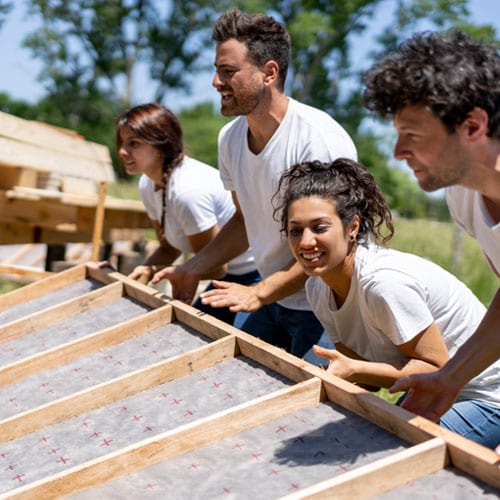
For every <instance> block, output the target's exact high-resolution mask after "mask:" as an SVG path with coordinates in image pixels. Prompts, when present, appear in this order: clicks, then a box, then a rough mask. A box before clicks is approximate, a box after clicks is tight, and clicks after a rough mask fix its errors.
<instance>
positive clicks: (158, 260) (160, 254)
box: [144, 245, 181, 269]
mask: <svg viewBox="0 0 500 500" xmlns="http://www.w3.org/2000/svg"><path fill="white" fill-rule="evenodd" d="M180 254H181V252H180V251H179V250H177V249H176V248H173V247H169V248H165V247H164V246H162V245H159V246H158V247H157V248H156V250H155V251H154V252H152V253H151V255H150V256H149V257H148V258H147V259H146V260H145V261H144V265H145V266H155V267H157V268H158V269H159V268H160V267H162V266H169V265H170V264H172V262H174V261H175V259H177V257H179V255H180Z"/></svg>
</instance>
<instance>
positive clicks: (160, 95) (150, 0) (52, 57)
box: [25, 0, 216, 106]
mask: <svg viewBox="0 0 500 500" xmlns="http://www.w3.org/2000/svg"><path fill="white" fill-rule="evenodd" d="M29 4H30V13H31V15H32V16H35V17H37V18H39V19H40V21H41V23H42V27H41V29H40V30H37V31H36V32H35V33H32V34H31V35H29V36H28V37H27V39H26V40H25V46H26V47H28V48H30V49H31V50H32V52H33V54H34V55H35V56H36V57H37V58H38V59H40V60H41V61H43V63H44V66H45V68H44V70H43V72H42V73H41V75H40V80H41V81H42V82H43V83H44V84H45V85H46V87H47V89H48V91H49V93H50V94H54V93H56V92H59V91H60V90H61V88H62V89H64V88H65V87H66V86H68V85H74V86H79V87H82V88H92V89H96V90H98V91H100V92H104V93H105V92H110V93H111V94H112V95H114V96H117V97H119V98H120V100H121V101H123V104H124V105H125V106H128V105H130V104H131V103H132V101H133V94H134V92H133V90H134V88H133V86H134V76H135V75H134V73H136V72H138V71H146V72H148V73H149V76H150V79H151V81H152V82H153V83H154V84H155V85H156V90H155V91H154V95H152V96H151V99H152V100H158V101H161V100H163V99H164V98H165V97H166V94H167V91H169V90H172V89H183V90H189V84H190V80H191V74H195V73H196V72H197V71H199V70H200V68H201V67H202V65H201V63H200V56H202V55H203V49H204V47H205V46H206V41H207V38H208V37H209V34H210V27H211V25H212V21H213V16H214V12H216V11H215V10H214V7H213V5H214V2H211V1H209V0H183V1H182V2H174V1H173V2H168V3H167V2H159V1H155V0H129V1H126V0H73V1H69V2H68V1H66V0H30V2H29ZM211 6H212V7H211ZM67 82H69V83H67Z"/></svg>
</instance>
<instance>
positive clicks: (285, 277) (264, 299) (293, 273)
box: [254, 261, 307, 305]
mask: <svg viewBox="0 0 500 500" xmlns="http://www.w3.org/2000/svg"><path fill="white" fill-rule="evenodd" d="M306 279H307V276H306V275H305V274H304V272H303V271H302V268H301V267H300V265H299V264H297V262H295V261H294V262H293V264H292V265H291V266H290V267H289V268H287V269H283V270H281V271H278V272H276V273H274V274H272V275H271V276H268V277H267V278H265V279H263V280H262V281H260V282H259V283H257V285H255V287H254V288H255V293H256V294H257V296H258V298H259V300H260V302H261V303H262V305H265V304H271V303H273V302H276V301H278V300H281V299H283V298H285V297H288V296H289V295H292V294H294V293H296V292H298V291H299V290H302V289H303V288H304V284H305V282H306Z"/></svg>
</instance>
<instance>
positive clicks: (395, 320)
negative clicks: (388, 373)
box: [306, 244, 500, 407]
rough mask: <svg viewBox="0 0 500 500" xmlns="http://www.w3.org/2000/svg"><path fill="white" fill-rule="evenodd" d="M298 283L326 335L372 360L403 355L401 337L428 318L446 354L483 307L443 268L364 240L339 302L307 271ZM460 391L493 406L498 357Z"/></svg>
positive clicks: (499, 386)
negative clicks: (307, 275) (303, 281)
mask: <svg viewBox="0 0 500 500" xmlns="http://www.w3.org/2000/svg"><path fill="white" fill-rule="evenodd" d="M306 291H307V299H308V301H309V302H310V304H311V306H312V309H313V312H314V313H315V315H316V316H317V318H318V319H319V321H320V322H321V324H322V325H323V327H324V328H325V330H326V331H327V332H328V334H329V335H330V338H331V340H332V342H333V343H334V344H335V343H337V342H340V343H342V344H344V345H345V346H346V347H348V348H349V349H351V350H353V351H354V352H356V353H357V354H359V355H360V356H361V357H363V358H364V359H366V360H369V361H376V362H391V363H397V362H400V361H404V360H405V357H404V356H403V354H401V352H400V351H399V349H398V348H397V345H400V344H404V343H406V342H409V341H410V340H411V339H413V338H414V337H415V336H416V335H417V334H419V333H420V332H421V331H422V330H424V329H425V328H427V327H428V326H430V324H431V323H432V322H435V323H436V325H437V327H438V328H439V330H440V332H441V334H442V336H443V340H444V343H445V344H446V347H447V349H448V353H449V356H450V357H452V356H453V355H454V354H455V352H456V351H457V349H458V348H459V347H460V346H461V345H462V344H463V343H464V342H465V341H466V340H467V339H468V338H469V337H470V336H471V335H472V334H473V333H474V331H475V329H476V327H477V326H478V324H479V323H480V321H481V320H482V318H483V316H484V314H485V312H486V308H485V307H484V306H483V305H482V304H481V303H480V302H479V300H478V299H477V298H476V296H475V295H474V294H473V293H472V292H471V291H470V290H469V289H468V288H467V287H466V285H465V284H464V283H462V282H461V281H459V280H458V279H457V278H456V277H455V276H453V275H452V274H450V273H449V272H447V271H446V270H445V269H443V268H441V267H439V266H437V265H436V264H434V263H432V262H430V261H428V260H426V259H423V258H421V257H418V256H416V255H412V254H408V253H403V252H398V251H396V250H392V249H387V248H382V247H378V246H376V245H372V244H370V245H368V248H366V247H364V246H359V247H358V249H357V251H356V256H355V264H354V273H353V276H352V281H351V286H350V289H349V293H348V295H347V298H346V300H345V302H344V304H343V305H342V307H341V308H340V309H337V305H336V303H335V298H334V295H333V292H332V290H331V289H330V287H329V286H328V285H327V284H326V283H325V282H324V281H323V280H322V279H321V278H319V277H310V278H309V279H308V280H307V282H306ZM460 397H462V398H475V399H481V400H483V401H487V402H489V403H491V404H493V405H495V406H499V407H500V361H497V362H496V363H494V364H493V365H491V366H490V367H489V368H487V369H486V370H485V371H483V372H482V373H481V374H479V375H478V376H477V377H475V378H473V379H472V380H471V381H470V382H469V383H468V384H467V385H466V386H465V387H464V389H463V390H462V392H461V395H460Z"/></svg>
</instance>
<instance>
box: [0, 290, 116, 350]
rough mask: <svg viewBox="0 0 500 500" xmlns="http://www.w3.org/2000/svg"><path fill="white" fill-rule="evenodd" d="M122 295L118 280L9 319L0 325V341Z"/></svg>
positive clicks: (33, 330) (31, 331)
mask: <svg viewBox="0 0 500 500" xmlns="http://www.w3.org/2000/svg"><path fill="white" fill-rule="evenodd" d="M120 297H123V284H122V283H120V282H116V283H113V284H111V285H107V286H106V287H101V288H99V289H97V290H93V291H92V292H88V293H86V294H84V295H81V296H80V297H76V298H74V299H71V300H68V301H66V302H62V303H61V304H57V305H55V306H53V307H49V308H48V309H44V310H43V311H40V312H36V313H33V314H29V315H28V316H25V317H24V318H21V319H18V320H15V321H11V322H10V323H6V324H4V325H2V326H0V342H7V341H10V340H14V339H16V338H19V337H22V336H23V335H27V334H29V333H33V332H36V331H37V330H40V329H42V328H45V327H47V326H49V325H52V324H54V323H58V322H59V321H62V320H63V319H65V318H67V317H68V316H73V315H74V314H78V313H81V312H82V311H86V310H88V309H92V308H94V307H99V306H102V305H104V304H109V303H110V302H112V301H114V300H117V299H119V298H120Z"/></svg>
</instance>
